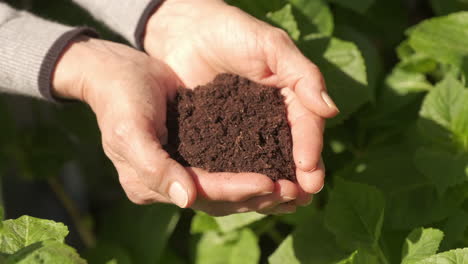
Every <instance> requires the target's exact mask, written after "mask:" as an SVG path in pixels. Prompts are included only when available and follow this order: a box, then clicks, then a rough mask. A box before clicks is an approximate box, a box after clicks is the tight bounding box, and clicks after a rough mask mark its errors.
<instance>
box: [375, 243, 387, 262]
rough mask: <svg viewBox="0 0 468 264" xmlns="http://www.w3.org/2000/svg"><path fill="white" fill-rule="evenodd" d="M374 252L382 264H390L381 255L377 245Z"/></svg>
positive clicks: (383, 255)
mask: <svg viewBox="0 0 468 264" xmlns="http://www.w3.org/2000/svg"><path fill="white" fill-rule="evenodd" d="M375 251H376V252H377V255H378V257H379V259H380V261H381V263H382V264H390V262H389V261H388V259H387V257H386V256H385V254H384V253H383V251H382V248H381V247H380V246H379V245H378V244H377V245H376V246H375Z"/></svg>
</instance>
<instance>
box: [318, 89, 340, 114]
mask: <svg viewBox="0 0 468 264" xmlns="http://www.w3.org/2000/svg"><path fill="white" fill-rule="evenodd" d="M321 94H322V99H323V101H325V103H326V104H327V105H328V107H330V108H332V109H335V110H336V111H338V112H340V110H339V109H338V107H337V106H336V104H335V102H333V99H331V97H330V95H328V93H327V92H326V91H322V93H321Z"/></svg>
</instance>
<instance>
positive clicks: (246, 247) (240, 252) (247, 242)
mask: <svg viewBox="0 0 468 264" xmlns="http://www.w3.org/2000/svg"><path fill="white" fill-rule="evenodd" d="M239 236H240V237H239V241H238V242H237V243H236V244H235V245H234V247H233V249H232V252H231V258H230V262H229V264H247V263H252V264H255V263H258V262H259V260H260V248H259V246H258V239H257V236H256V235H255V233H254V232H252V230H250V229H243V230H242V231H241V232H240V235H239Z"/></svg>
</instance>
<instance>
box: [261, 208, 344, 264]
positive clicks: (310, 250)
mask: <svg viewBox="0 0 468 264" xmlns="http://www.w3.org/2000/svg"><path fill="white" fill-rule="evenodd" d="M347 255H348V254H347V252H345V251H344V250H341V248H340V246H339V245H338V244H337V242H336V240H335V236H334V235H333V234H332V233H331V232H330V231H328V230H327V229H326V228H325V226H324V223H323V216H321V215H315V216H314V217H313V218H311V219H310V220H309V221H307V222H303V223H301V225H299V226H298V227H297V229H296V230H295V231H294V232H293V233H292V234H290V235H289V236H288V237H287V238H286V239H285V240H283V242H282V243H281V245H280V246H279V247H278V249H276V251H275V252H274V253H273V254H272V255H271V256H270V257H269V258H268V262H269V263H270V264H283V263H288V264H332V263H337V262H338V261H340V260H342V259H343V258H344V257H346V256H347Z"/></svg>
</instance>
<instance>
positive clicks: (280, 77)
mask: <svg viewBox="0 0 468 264" xmlns="http://www.w3.org/2000/svg"><path fill="white" fill-rule="evenodd" d="M261 41H262V42H263V43H262V44H264V54H265V56H266V60H267V64H268V66H269V68H270V69H271V72H272V73H274V75H272V76H271V78H267V79H265V81H267V82H268V81H270V82H275V83H269V85H275V86H278V87H289V88H291V89H292V90H293V91H294V92H295V93H296V94H297V95H298V97H299V98H300V100H301V102H302V103H303V104H304V105H305V106H306V107H307V109H309V110H311V111H312V112H314V113H316V114H317V115H319V116H321V117H324V118H330V117H333V116H335V115H337V114H338V113H339V110H338V108H337V106H336V104H335V103H334V102H333V100H332V99H331V97H330V96H329V95H328V92H327V89H326V86H325V81H324V78H323V75H322V73H321V72H320V70H319V68H318V67H317V66H316V65H315V64H313V63H312V62H311V61H310V60H308V59H307V58H306V57H305V56H304V55H303V54H302V53H301V51H300V50H299V49H298V48H297V47H296V45H295V44H294V42H293V41H292V40H291V39H290V37H289V36H288V34H287V33H286V32H284V31H282V30H279V29H276V28H271V29H270V30H266V31H265V34H264V35H263V40H261Z"/></svg>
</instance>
